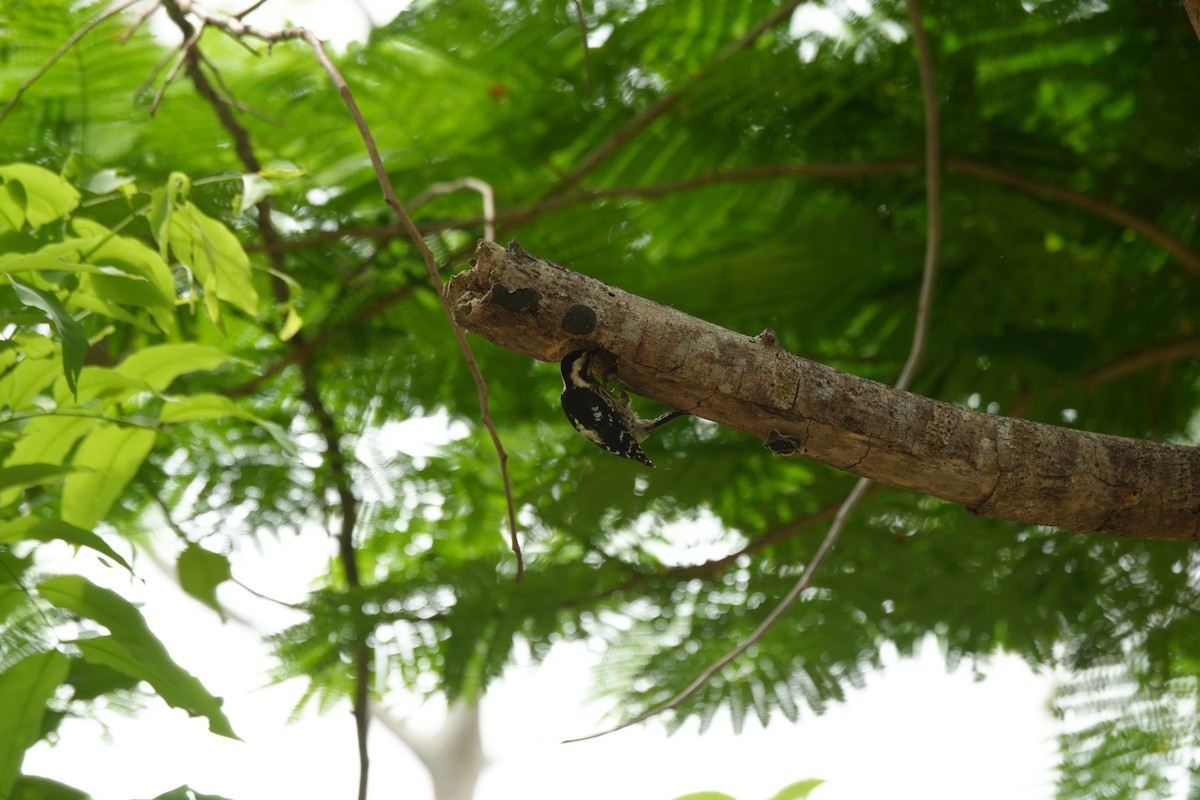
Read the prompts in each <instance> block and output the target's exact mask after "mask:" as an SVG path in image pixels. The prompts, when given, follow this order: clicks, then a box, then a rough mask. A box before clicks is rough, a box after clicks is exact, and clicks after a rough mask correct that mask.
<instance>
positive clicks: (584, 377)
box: [559, 350, 687, 467]
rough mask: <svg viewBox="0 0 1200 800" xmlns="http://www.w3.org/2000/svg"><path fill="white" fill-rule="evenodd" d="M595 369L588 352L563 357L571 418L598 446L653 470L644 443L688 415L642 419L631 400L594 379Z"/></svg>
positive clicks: (564, 402) (565, 394) (563, 398)
mask: <svg viewBox="0 0 1200 800" xmlns="http://www.w3.org/2000/svg"><path fill="white" fill-rule="evenodd" d="M591 367H592V353H591V352H589V351H587V350H575V351H573V352H570V353H567V355H566V356H564V357H563V360H562V376H563V392H562V396H561V397H560V398H559V400H561V401H562V407H563V411H565V412H566V414H567V419H569V420H571V424H572V425H574V426H575V430H577V431H579V432H580V433H582V434H583V435H584V437H585V438H586V439H587V440H588V441H590V442H592V443H593V444H595V445H597V446H598V447H602V448H604V449H605V450H607V451H608V452H610V453H613V454H614V455H618V456H621V457H622V458H629V459H632V460H634V461H640V462H642V463H643V464H645V465H646V466H647V467H653V466H654V463H653V462H651V461H650V459H649V458H648V457H647V456H646V454H645V452H643V451H642V442H643V441H645V439H646V437H647V436H649V435H650V432H651V431H653V430H654V429H655V428H657V427H659V426H660V425H664V424H666V423H668V422H670V421H671V420H673V419H675V418H676V417H681V416H683V415H685V414H686V413H687V412H686V411H669V412H667V413H666V414H663V415H662V416H660V417H656V418H655V419H648V420H647V419H640V418H638V416H637V414H635V413H633V410H632V409H631V408H630V407H629V399H628V398H626V397H621V398H618V397H616V396H615V395H613V393H612V392H610V391H609V390H608V389H607V388H605V386H604V384H602V383H600V381H598V380H596V379H595V378H593V377H592V372H591Z"/></svg>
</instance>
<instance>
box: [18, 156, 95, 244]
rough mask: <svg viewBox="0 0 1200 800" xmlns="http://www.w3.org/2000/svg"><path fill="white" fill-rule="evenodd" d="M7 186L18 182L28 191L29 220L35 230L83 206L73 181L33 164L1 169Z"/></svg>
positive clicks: (27, 208) (26, 204)
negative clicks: (80, 204)
mask: <svg viewBox="0 0 1200 800" xmlns="http://www.w3.org/2000/svg"><path fill="white" fill-rule="evenodd" d="M0 178H3V179H4V182H5V184H9V183H11V182H14V181H15V182H17V183H19V184H20V185H21V186H22V187H24V189H25V195H26V201H25V218H26V220H28V222H29V224H30V225H32V226H33V227H34V228H40V227H42V226H43V225H45V224H46V223H48V222H53V221H54V220H56V219H62V218H63V217H65V216H67V215H68V214H70V213H71V212H72V211H74V210H75V209H76V208H77V207H78V206H79V197H80V195H79V191H78V190H77V189H76V188H75V187H74V186H72V185H71V184H70V182H69V181H66V180H64V179H63V178H62V177H60V176H58V175H55V174H54V173H53V172H51V171H50V170H48V169H44V168H42V167H38V166H35V165H33V164H7V165H4V166H0Z"/></svg>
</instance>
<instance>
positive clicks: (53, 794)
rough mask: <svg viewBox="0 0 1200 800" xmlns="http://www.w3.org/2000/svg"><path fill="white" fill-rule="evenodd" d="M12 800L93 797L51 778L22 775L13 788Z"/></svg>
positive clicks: (67, 799)
mask: <svg viewBox="0 0 1200 800" xmlns="http://www.w3.org/2000/svg"><path fill="white" fill-rule="evenodd" d="M12 800H91V795H89V794H88V793H87V792H83V791H80V790H79V789H76V788H75V787H73V786H67V785H66V784H65V783H59V782H58V781H52V780H50V779H49V778H43V777H40V776H38V775H22V776H21V777H19V778H17V785H16V786H14V787H13V792H12Z"/></svg>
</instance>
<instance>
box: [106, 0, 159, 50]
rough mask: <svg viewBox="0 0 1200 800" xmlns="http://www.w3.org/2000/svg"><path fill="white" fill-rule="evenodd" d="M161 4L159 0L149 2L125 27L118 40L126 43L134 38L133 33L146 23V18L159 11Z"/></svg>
mask: <svg viewBox="0 0 1200 800" xmlns="http://www.w3.org/2000/svg"><path fill="white" fill-rule="evenodd" d="M160 5H162V4H161V3H160V2H158V0H155V2H153V3H149V4H148V5H147V6H146V7H145V8H143V9H142V10H141V12H140V13H139V14H138V15H137V19H135V20H134V21H133V23H132V24H131V25H130V26H129V27H128V28H126V29H125V32H124V33H122V34H121V38H120V39H118V40H117V41H119V42H120V43H121V44H125V43H126V42H128V41H129V40H130V39H132V38H133V35H134V34H135V33H137V32H138V30H139V29H140V28H141V27H142V26H143V25H145V24H146V20H148V19H150V17H152V16H154V12H155V11H158V7H159V6H160Z"/></svg>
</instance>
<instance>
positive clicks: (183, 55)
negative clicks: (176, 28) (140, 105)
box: [150, 22, 204, 117]
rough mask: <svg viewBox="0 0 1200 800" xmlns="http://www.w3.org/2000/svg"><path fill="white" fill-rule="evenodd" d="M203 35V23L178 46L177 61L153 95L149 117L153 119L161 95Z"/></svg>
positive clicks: (173, 80) (185, 62) (161, 97)
mask: <svg viewBox="0 0 1200 800" xmlns="http://www.w3.org/2000/svg"><path fill="white" fill-rule="evenodd" d="M203 33H204V23H203V22H202V23H200V26H199V27H198V28H196V29H195V30H193V31H192V33H191V35H190V36H188V37H187V39H186V40H185V41H184V43H183V44H181V45H180V46H179V59H178V60H177V61H176V62H175V65H174V66H173V67H171V71H170V72H168V73H167V76H166V77H165V78H163V82H162V85H161V86H159V87H158V91H157V92H155V93H154V99H153V100H152V101H151V102H150V116H152V117H153V116H154V113H155V112H156V111H158V104H159V103H161V102H162V99H163V95H164V94H166V93H167V87H168V86H170V85H171V84H172V83H174V82H175V78H177V77H178V76H179V71H180V70H181V69H182V68H183V66H184V64H187V63H188V61H189V58H188V56H189V55H190V53H191V52H192V48H194V47H195V46H196V42H198V41H200V36H201V34H203Z"/></svg>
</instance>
